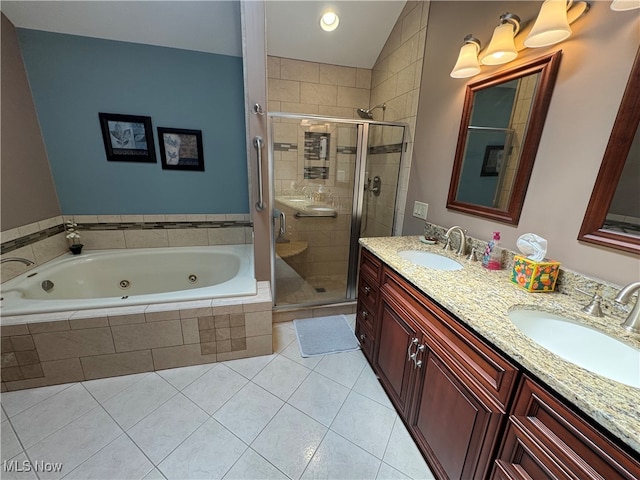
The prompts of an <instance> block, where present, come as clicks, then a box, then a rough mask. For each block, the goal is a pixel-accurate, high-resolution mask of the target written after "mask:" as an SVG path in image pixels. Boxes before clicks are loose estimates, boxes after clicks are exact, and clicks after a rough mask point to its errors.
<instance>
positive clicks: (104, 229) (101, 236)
mask: <svg viewBox="0 0 640 480" xmlns="http://www.w3.org/2000/svg"><path fill="white" fill-rule="evenodd" d="M67 220H73V221H75V222H76V223H77V224H78V229H79V231H80V234H81V239H82V243H83V244H84V246H85V249H87V250H106V249H113V248H152V247H187V246H206V245H232V244H242V243H252V242H253V228H252V225H253V224H252V223H251V215H249V214H210V215H209V214H208V215H205V214H198V215H75V216H64V217H63V216H58V217H53V218H49V219H46V220H43V221H40V222H35V223H32V224H29V225H24V226H21V227H18V228H13V229H11V230H7V231H4V232H2V244H1V246H0V253H1V254H2V256H3V257H4V256H9V257H24V258H27V259H29V260H31V261H33V262H35V265H33V266H32V267H25V266H24V265H22V264H18V263H6V264H4V265H3V266H2V270H1V274H2V282H5V281H7V280H10V279H12V278H14V277H16V276H18V275H20V274H21V273H24V272H25V271H26V270H28V269H29V268H35V267H36V266H38V265H42V264H43V263H46V262H48V261H49V260H53V259H54V258H56V257H59V256H60V255H63V254H65V253H67V252H68V248H69V245H68V242H67V239H66V238H65V233H64V225H63V223H64V222H66V221H67Z"/></svg>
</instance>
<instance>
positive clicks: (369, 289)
mask: <svg viewBox="0 0 640 480" xmlns="http://www.w3.org/2000/svg"><path fill="white" fill-rule="evenodd" d="M363 290H364V293H366V294H367V295H369V294H370V293H371V287H370V286H369V285H365V286H364V289H363Z"/></svg>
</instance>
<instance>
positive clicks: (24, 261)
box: [0, 257, 33, 266]
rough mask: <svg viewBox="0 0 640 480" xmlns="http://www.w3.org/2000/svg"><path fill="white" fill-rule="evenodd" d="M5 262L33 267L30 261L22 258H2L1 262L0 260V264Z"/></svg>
mask: <svg viewBox="0 0 640 480" xmlns="http://www.w3.org/2000/svg"><path fill="white" fill-rule="evenodd" d="M5 262H20V263H24V264H25V265H27V266H29V265H33V262H32V261H31V260H28V259H26V258H22V257H9V258H3V259H2V260H0V263H5Z"/></svg>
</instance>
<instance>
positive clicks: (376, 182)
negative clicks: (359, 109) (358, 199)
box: [360, 124, 405, 237]
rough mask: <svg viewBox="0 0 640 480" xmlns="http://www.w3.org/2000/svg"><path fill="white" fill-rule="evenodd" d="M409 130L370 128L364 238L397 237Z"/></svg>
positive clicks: (373, 126) (365, 186) (363, 220)
mask: <svg viewBox="0 0 640 480" xmlns="http://www.w3.org/2000/svg"><path fill="white" fill-rule="evenodd" d="M404 135H405V127H404V126H398V125H381V124H371V125H369V130H368V137H367V155H366V165H365V168H364V171H365V179H364V180H365V184H364V198H363V201H362V217H361V218H362V221H361V223H360V237H390V236H391V235H393V226H394V221H395V208H396V196H397V193H398V179H399V175H400V165H401V161H402V151H403V146H404Z"/></svg>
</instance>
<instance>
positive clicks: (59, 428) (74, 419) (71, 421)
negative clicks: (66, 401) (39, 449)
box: [11, 382, 100, 452]
mask: <svg viewBox="0 0 640 480" xmlns="http://www.w3.org/2000/svg"><path fill="white" fill-rule="evenodd" d="M75 385H82V384H81V383H79V382H75V383H74V386H75ZM66 390H68V389H66V388H65V389H64V390H61V391H60V392H58V393H62V392H63V391H66ZM85 391H86V389H85ZM56 395H57V393H56ZM53 397H55V395H52V396H51V397H49V398H53ZM49 398H48V399H49ZM91 398H92V400H94V401H95V402H96V405H95V406H93V407H92V408H90V409H89V410H87V411H86V412H84V413H83V414H82V415H80V416H78V417H75V418H73V419H72V420H70V421H68V422H67V423H65V424H64V425H61V426H60V427H58V428H56V429H55V430H54V431H53V432H51V433H49V434H48V435H46V436H44V437H42V438H41V439H39V440H38V441H37V442H35V443H34V444H33V445H30V446H29V447H28V448H33V447H34V446H35V445H37V444H38V443H40V442H42V441H43V440H45V439H47V438H49V437H50V436H51V435H53V434H54V433H56V432H58V431H60V430H62V429H63V428H65V427H66V426H67V425H70V424H71V423H73V422H75V421H76V420H78V419H79V418H82V417H84V416H85V415H86V414H88V413H89V412H91V411H93V410H95V409H96V407H98V406H99V405H100V403H99V402H98V401H96V399H95V398H94V397H93V396H92V397H91ZM48 399H47V400H48ZM41 403H43V402H39V403H37V404H36V405H40V404H41ZM36 405H32V406H31V407H29V408H27V409H26V410H24V411H22V412H20V413H19V414H18V415H21V414H22V413H24V412H27V411H28V410H30V409H31V408H33V407H35V406H36ZM16 416H17V415H16ZM11 426H12V427H13V423H12V424H11ZM14 430H15V432H16V435H17V433H18V430H17V429H14ZM20 443H21V444H22V439H20ZM25 452H26V449H25Z"/></svg>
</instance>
